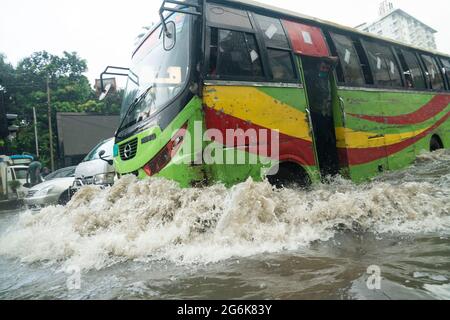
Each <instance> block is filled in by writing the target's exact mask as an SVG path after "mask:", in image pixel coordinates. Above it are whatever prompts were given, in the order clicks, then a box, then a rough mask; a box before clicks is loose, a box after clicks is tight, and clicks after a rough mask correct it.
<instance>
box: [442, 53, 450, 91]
mask: <svg viewBox="0 0 450 320" xmlns="http://www.w3.org/2000/svg"><path fill="white" fill-rule="evenodd" d="M441 63H442V66H443V69H442V71H443V73H444V75H445V77H446V78H447V89H448V90H450V60H446V59H442V58H441Z"/></svg>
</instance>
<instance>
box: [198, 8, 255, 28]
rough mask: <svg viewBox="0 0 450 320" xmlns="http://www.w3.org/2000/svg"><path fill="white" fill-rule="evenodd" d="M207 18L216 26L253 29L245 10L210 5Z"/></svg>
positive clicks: (207, 9)
mask: <svg viewBox="0 0 450 320" xmlns="http://www.w3.org/2000/svg"><path fill="white" fill-rule="evenodd" d="M206 18H207V19H208V22H210V23H213V24H216V25H223V26H230V27H239V28H245V29H253V27H252V24H251V22H250V18H249V16H248V13H247V11H243V10H238V9H234V8H228V7H224V6H219V5H216V4H213V3H208V4H207V7H206Z"/></svg>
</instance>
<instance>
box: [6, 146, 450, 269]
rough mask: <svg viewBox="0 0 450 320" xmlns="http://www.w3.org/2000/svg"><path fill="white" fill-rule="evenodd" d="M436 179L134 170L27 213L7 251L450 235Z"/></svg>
mask: <svg viewBox="0 0 450 320" xmlns="http://www.w3.org/2000/svg"><path fill="white" fill-rule="evenodd" d="M445 155H447V154H445ZM430 157H431V156H430ZM438 158H439V157H438ZM429 161H434V160H429ZM449 174H450V173H449ZM436 180H437V182H436V183H430V182H403V183H402V182H401V181H383V182H380V181H375V182H372V183H368V184H364V185H355V184H353V183H351V182H349V181H346V180H344V179H336V180H335V181H333V182H332V183H331V184H326V185H317V186H315V187H314V188H313V190H310V191H303V190H294V189H283V190H276V189H274V188H272V187H271V186H270V185H269V184H268V183H255V182H253V181H252V180H248V181H246V182H245V183H241V184H239V185H237V186H235V187H233V188H231V189H227V188H225V187H224V186H221V185H215V186H211V187H208V188H203V189H195V188H191V189H181V188H179V187H178V185H177V184H176V183H174V182H171V181H167V180H162V179H148V180H145V181H138V180H136V178H135V177H133V176H127V177H124V178H122V179H121V180H120V181H119V182H118V183H117V184H116V185H115V186H113V187H111V188H108V189H105V190H101V189H99V188H97V187H85V188H83V189H82V190H81V191H80V192H78V193H77V194H76V195H75V197H74V198H73V199H72V201H71V202H70V203H69V204H68V205H67V206H66V207H61V206H58V207H49V208H46V209H43V210H42V211H40V212H39V213H37V214H33V213H31V212H26V213H23V214H22V215H21V216H20V218H19V220H18V222H17V224H15V225H14V226H12V227H11V228H10V229H9V230H8V231H7V232H5V233H4V234H3V235H1V237H0V255H5V256H9V257H13V258H18V259H20V260H21V261H23V262H25V263H32V262H51V263H61V264H62V265H63V266H65V267H68V266H77V267H79V268H81V269H84V270H86V269H87V270H89V269H102V268H105V267H108V266H111V265H113V264H116V263H118V262H123V261H127V260H139V261H154V260H169V261H172V262H175V263H179V264H196V263H202V264H203V263H214V262H219V261H222V260H225V259H229V258H232V257H248V256H252V255H257V254H262V253H276V252H281V251H284V250H296V249H299V248H302V247H305V246H308V245H310V244H311V243H312V242H315V241H327V240H330V239H332V238H333V237H334V235H335V234H336V232H339V231H337V230H353V231H354V232H366V231H368V232H373V233H382V234H384V233H408V234H409V233H412V234H415V233H422V232H440V233H443V234H449V233H450V217H449V213H450V201H449V199H450V185H449V183H448V182H449V181H450V179H449V175H446V176H443V177H439V178H437V179H436Z"/></svg>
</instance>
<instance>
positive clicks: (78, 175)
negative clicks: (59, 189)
mask: <svg viewBox="0 0 450 320" xmlns="http://www.w3.org/2000/svg"><path fill="white" fill-rule="evenodd" d="M113 149H114V139H113V138H111V139H108V140H105V141H102V142H101V143H99V144H98V145H97V146H96V147H95V148H94V149H92V151H91V152H90V153H89V154H88V155H87V156H86V158H85V159H84V160H83V162H82V163H80V164H79V165H78V167H77V169H76V171H75V182H74V184H73V188H72V189H73V190H72V194H73V193H74V192H76V191H77V190H78V189H79V188H81V187H82V186H86V185H97V186H109V185H113V184H114V180H115V176H116V171H115V169H114V165H113Z"/></svg>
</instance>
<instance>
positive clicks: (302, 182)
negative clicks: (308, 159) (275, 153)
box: [267, 162, 311, 189]
mask: <svg viewBox="0 0 450 320" xmlns="http://www.w3.org/2000/svg"><path fill="white" fill-rule="evenodd" d="M267 179H268V180H269V183H270V184H271V185H273V186H275V187H276V188H278V189H282V188H290V187H294V188H295V187H300V188H308V187H309V186H311V178H310V177H309V175H308V173H307V172H306V171H305V169H303V168H302V167H301V166H299V165H298V164H296V163H292V162H284V163H281V164H280V167H279V170H278V173H276V174H274V175H269V176H267Z"/></svg>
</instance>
